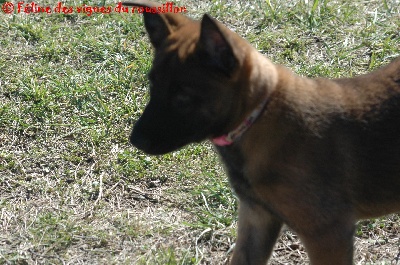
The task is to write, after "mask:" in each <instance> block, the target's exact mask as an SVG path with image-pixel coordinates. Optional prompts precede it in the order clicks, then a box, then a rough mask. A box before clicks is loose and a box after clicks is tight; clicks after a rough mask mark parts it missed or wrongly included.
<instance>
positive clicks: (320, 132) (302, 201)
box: [123, 1, 400, 265]
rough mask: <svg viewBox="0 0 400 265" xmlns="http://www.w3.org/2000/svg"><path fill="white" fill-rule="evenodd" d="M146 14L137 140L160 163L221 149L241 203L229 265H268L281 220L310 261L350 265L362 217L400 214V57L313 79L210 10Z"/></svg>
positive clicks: (146, 3)
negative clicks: (145, 83) (210, 147)
mask: <svg viewBox="0 0 400 265" xmlns="http://www.w3.org/2000/svg"><path fill="white" fill-rule="evenodd" d="M123 4H124V5H126V6H139V7H144V8H145V7H149V8H152V7H160V4H157V3H153V2H149V1H130V2H123ZM149 10H155V9H149ZM143 16H144V23H145V28H146V30H147V32H148V35H149V39H150V42H151V43H152V46H153V47H154V49H155V57H154V61H153V64H152V68H151V70H150V73H149V80H150V101H149V103H148V104H147V106H146V108H145V110H144V112H143V114H142V115H141V117H140V118H139V120H138V121H137V122H136V124H135V125H134V128H133V130H132V133H131V135H130V142H131V143H132V144H133V145H134V146H135V147H137V148H138V149H140V150H142V151H144V152H146V153H148V154H152V155H160V154H165V153H168V152H171V151H174V150H177V149H179V148H181V147H183V146H185V145H187V144H189V143H197V142H202V141H204V140H211V141H212V143H213V144H214V145H215V148H216V150H217V152H218V154H219V156H220V158H221V160H222V161H223V163H224V164H225V167H226V171H227V174H228V176H229V180H230V184H231V186H232V188H233V190H234V191H235V193H236V194H237V196H238V198H239V219H238V236H237V242H236V246H235V249H234V251H233V254H232V257H231V260H230V264H232V265H239V264H240V265H242V264H252V265H254V264H266V262H267V261H268V259H269V256H270V254H271V252H272V249H273V246H274V243H275V241H276V239H277V237H278V235H279V233H280V230H281V227H282V225H283V224H287V225H288V226H289V227H291V228H292V229H293V230H294V231H295V232H296V233H297V234H298V236H299V237H300V239H301V241H302V242H303V243H304V245H305V248H306V250H307V252H308V254H309V259H310V262H311V264H314V265H317V264H321V265H322V264H323V265H327V264H334V265H340V264H346V265H349V264H352V263H353V234H354V231H355V223H356V221H357V220H359V219H366V218H371V217H378V216H381V215H385V214H389V213H395V212H399V211H400V57H399V58H397V59H395V60H394V61H393V62H392V63H390V64H389V65H387V66H385V67H383V68H381V69H378V70H376V71H374V72H372V73H370V74H366V75H361V76H358V77H355V78H340V79H332V80H330V79H324V78H317V79H309V78H304V77H300V76H297V75H295V74H293V73H292V72H291V71H290V70H288V69H287V68H285V67H283V66H280V65H275V64H273V63H272V62H271V61H270V60H268V59H267V58H265V57H264V56H263V55H261V54H260V53H259V52H258V51H257V50H256V49H254V48H253V47H252V46H251V45H250V44H249V43H248V42H247V41H245V40H244V39H242V38H241V37H240V36H238V35H237V34H236V33H234V32H232V31H231V30H229V29H228V28H227V27H225V26H224V25H223V24H221V23H220V22H218V21H217V20H215V19H214V18H212V17H210V16H209V15H207V14H205V15H204V16H203V17H202V19H201V21H194V20H192V19H190V18H188V17H186V16H184V15H182V14H176V13H162V12H144V13H143Z"/></svg>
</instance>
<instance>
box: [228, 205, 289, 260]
mask: <svg viewBox="0 0 400 265" xmlns="http://www.w3.org/2000/svg"><path fill="white" fill-rule="evenodd" d="M238 222H239V223H238V226H239V227H238V236H237V241H236V246H235V250H234V252H233V256H232V260H231V263H230V264H231V265H250V264H251V265H258V264H260V265H261V264H262V265H265V264H266V262H267V259H268V257H269V255H270V254H271V252H272V248H273V246H274V244H275V241H276V239H277V237H278V235H279V232H280V230H281V227H282V221H281V220H279V219H278V218H276V217H275V216H274V215H272V214H271V213H270V212H268V211H267V210H266V209H264V208H263V207H262V206H260V205H256V204H255V203H252V202H249V201H244V200H242V201H240V203H239V221H238Z"/></svg>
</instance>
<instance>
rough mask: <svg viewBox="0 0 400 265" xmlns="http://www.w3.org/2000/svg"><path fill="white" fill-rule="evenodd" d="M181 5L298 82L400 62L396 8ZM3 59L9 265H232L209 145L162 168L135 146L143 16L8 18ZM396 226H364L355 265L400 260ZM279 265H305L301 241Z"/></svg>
mask: <svg viewBox="0 0 400 265" xmlns="http://www.w3.org/2000/svg"><path fill="white" fill-rule="evenodd" d="M3 2H5V1H0V3H3ZM102 2H104V1H77V0H76V1H65V2H63V3H64V4H65V5H66V6H68V5H69V6H81V5H83V4H86V5H87V6H94V5H97V4H102ZM40 4H41V5H51V6H53V5H54V4H53V2H51V1H47V2H46V1H43V2H40ZM103 4H105V5H115V4H114V3H113V2H111V1H105V3H103ZM176 4H177V5H185V6H187V9H188V10H189V14H188V15H190V16H191V17H194V18H200V17H201V15H202V14H203V13H205V12H208V13H210V14H211V15H213V16H215V17H217V18H218V19H219V20H220V21H222V22H224V23H225V24H226V25H228V26H229V27H230V28H231V29H233V30H235V31H237V32H238V33H239V34H241V35H242V36H244V37H245V38H246V39H247V40H249V41H250V42H251V43H252V44H253V45H254V46H255V47H257V49H258V50H259V51H260V52H262V53H263V54H265V55H266V56H268V57H269V58H271V60H273V61H274V62H276V63H279V64H284V65H286V66H288V67H290V68H292V69H293V70H294V71H295V72H297V73H298V74H301V75H306V76H311V77H315V76H326V77H340V76H354V75H357V74H362V73H366V72H368V71H371V70H373V69H375V68H377V67H379V66H381V65H384V64H386V63H388V62H389V61H390V60H392V59H394V58H395V57H397V56H399V54H400V34H399V32H400V22H399V21H400V9H399V2H398V1H389V0H383V1H378V0H375V1H369V2H368V3H366V2H365V1H344V0H343V1H342V0H336V1H323V0H320V1H318V0H314V1H306V0H304V1H278V0H268V1H261V0H260V1H255V2H250V1H242V2H240V3H239V2H237V1H222V0H220V1H209V2H202V3H197V2H195V1H180V2H178V3H176ZM0 47H2V49H1V50H0V216H1V217H0V264H221V263H223V262H224V261H226V260H227V258H228V256H229V253H230V251H231V249H232V246H233V242H234V240H235V236H236V234H235V233H236V232H235V227H236V208H237V204H236V200H235V197H234V196H233V195H232V194H231V191H230V189H229V186H228V183H227V180H226V176H225V174H224V172H223V169H222V168H221V166H220V163H219V162H218V158H217V157H216V155H215V153H214V151H213V150H212V147H211V145H210V144H209V143H203V144H200V145H191V146H188V147H186V148H184V149H182V150H179V151H176V152H173V153H171V154H167V155H165V156H161V157H151V156H147V155H145V154H143V153H141V152H139V151H138V150H136V149H134V148H133V147H131V146H130V144H129V143H128V135H129V131H130V129H131V127H132V126H133V124H134V121H135V120H136V119H137V118H138V117H139V115H140V113H141V111H142V110H143V107H144V106H145V103H146V102H147V100H148V94H147V89H146V87H147V79H146V73H147V72H148V70H149V68H150V65H151V58H152V51H151V47H150V46H149V43H148V39H147V37H146V34H145V32H144V27H143V22H142V18H141V17H140V16H139V15H137V14H135V15H127V14H117V13H113V14H108V15H102V14H92V15H91V16H88V15H86V14H77V13H72V14H52V15H48V14H3V13H2V14H0ZM399 224H400V222H399V217H398V215H392V216H389V217H386V218H381V219H376V220H370V221H363V222H360V225H359V228H358V230H357V234H356V250H357V254H356V262H357V264H385V262H386V263H390V261H391V260H393V259H395V258H396V257H397V253H398V252H399V244H400V241H399V237H398V234H399ZM273 260H274V261H272V262H271V264H282V263H290V264H292V263H299V264H304V263H307V256H306V254H305V251H304V249H303V247H302V246H301V244H300V243H299V240H298V239H297V237H296V235H295V234H293V233H292V232H291V231H290V230H285V231H284V232H283V234H282V237H281V239H280V241H279V242H278V244H277V246H276V249H275V252H274V257H273Z"/></svg>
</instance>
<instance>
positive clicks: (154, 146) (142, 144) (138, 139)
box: [129, 129, 190, 155]
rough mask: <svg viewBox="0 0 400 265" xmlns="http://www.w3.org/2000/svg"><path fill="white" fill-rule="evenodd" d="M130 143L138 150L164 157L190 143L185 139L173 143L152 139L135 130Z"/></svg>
mask: <svg viewBox="0 0 400 265" xmlns="http://www.w3.org/2000/svg"><path fill="white" fill-rule="evenodd" d="M129 141H130V142H131V144H132V145H133V146H135V147H136V148H137V149H139V150H141V151H143V152H145V153H146V154H149V155H163V154H166V153H170V152H172V151H175V150H177V149H179V148H181V147H183V146H185V145H187V144H188V143H189V142H190V141H189V142H188V141H187V140H183V139H177V140H175V141H173V142H172V141H171V140H169V141H166V140H163V139H160V138H158V139H151V138H149V137H146V136H145V135H143V134H142V133H140V132H138V131H137V130H135V129H133V131H132V133H131V135H130V138H129Z"/></svg>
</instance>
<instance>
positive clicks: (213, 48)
mask: <svg viewBox="0 0 400 265" xmlns="http://www.w3.org/2000/svg"><path fill="white" fill-rule="evenodd" d="M200 45H201V46H200V47H201V49H203V52H204V53H205V54H206V55H207V56H206V58H204V60H206V63H207V64H211V65H212V66H215V67H217V68H218V69H219V70H221V71H223V72H224V73H225V74H227V75H228V76H229V75H231V73H232V72H233V70H234V69H235V68H236V66H237V64H238V60H237V58H236V57H235V54H234V51H233V47H232V45H231V44H230V43H229V41H228V39H227V36H226V31H225V30H224V29H223V28H222V25H220V24H219V22H218V21H216V20H215V19H213V18H212V17H210V16H209V15H208V14H205V15H204V16H203V18H202V20H201V32H200Z"/></svg>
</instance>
